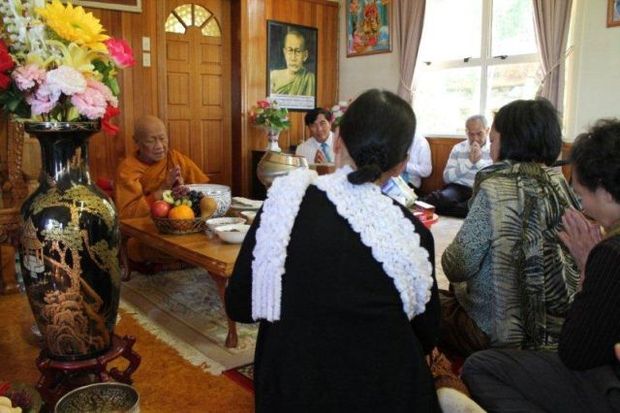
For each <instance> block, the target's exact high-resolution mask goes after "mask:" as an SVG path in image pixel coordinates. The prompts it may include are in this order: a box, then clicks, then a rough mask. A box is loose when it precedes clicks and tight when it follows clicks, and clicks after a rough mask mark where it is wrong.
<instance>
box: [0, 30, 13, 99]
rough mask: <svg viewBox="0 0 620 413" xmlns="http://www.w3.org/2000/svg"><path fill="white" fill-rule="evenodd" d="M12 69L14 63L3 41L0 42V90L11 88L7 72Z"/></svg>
mask: <svg viewBox="0 0 620 413" xmlns="http://www.w3.org/2000/svg"><path fill="white" fill-rule="evenodd" d="M13 67H15V62H14V61H13V58H11V55H10V54H9V49H8V48H7V47H6V43H4V40H0V90H5V89H8V87H9V86H11V78H10V76H8V73H7V72H8V71H9V70H11V69H13Z"/></svg>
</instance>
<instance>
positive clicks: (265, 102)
mask: <svg viewBox="0 0 620 413" xmlns="http://www.w3.org/2000/svg"><path fill="white" fill-rule="evenodd" d="M256 103H257V104H258V106H259V107H260V108H262V109H267V108H268V107H269V105H270V104H271V103H269V101H268V100H266V99H263V100H259V101H257V102H256Z"/></svg>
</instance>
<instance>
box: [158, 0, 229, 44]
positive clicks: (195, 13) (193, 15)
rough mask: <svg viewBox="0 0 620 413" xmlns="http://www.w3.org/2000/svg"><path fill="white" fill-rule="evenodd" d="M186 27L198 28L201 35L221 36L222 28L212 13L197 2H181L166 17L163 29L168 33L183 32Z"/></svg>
mask: <svg viewBox="0 0 620 413" xmlns="http://www.w3.org/2000/svg"><path fill="white" fill-rule="evenodd" d="M188 27H197V28H199V29H200V32H201V33H202V35H203V36H207V37H221V36H222V30H221V29H220V25H219V24H218V22H217V19H216V18H215V17H214V16H213V13H211V12H210V11H209V10H207V9H205V8H204V7H202V6H200V5H198V4H182V5H180V6H178V7H176V8H175V9H174V10H173V11H172V13H170V14H169V15H168V18H167V19H166V24H165V29H166V32H168V33H179V34H184V33H185V31H186V30H187V28H188Z"/></svg>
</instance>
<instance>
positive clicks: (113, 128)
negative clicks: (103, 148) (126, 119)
mask: <svg viewBox="0 0 620 413" xmlns="http://www.w3.org/2000/svg"><path fill="white" fill-rule="evenodd" d="M120 113H121V111H120V110H119V109H118V108H117V107H114V106H110V105H108V107H107V108H106V109H105V115H103V119H102V120H101V127H102V128H103V132H104V133H105V134H106V135H108V136H116V134H117V133H118V131H119V129H120V128H119V127H118V126H117V125H115V124H113V123H112V122H110V121H111V120H112V118H113V117H115V116H117V115H118V114H120Z"/></svg>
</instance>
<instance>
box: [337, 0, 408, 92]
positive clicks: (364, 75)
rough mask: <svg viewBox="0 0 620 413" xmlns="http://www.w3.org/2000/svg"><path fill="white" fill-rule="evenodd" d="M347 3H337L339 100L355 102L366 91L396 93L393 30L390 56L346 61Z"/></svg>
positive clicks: (396, 66) (349, 58)
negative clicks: (380, 90)
mask: <svg viewBox="0 0 620 413" xmlns="http://www.w3.org/2000/svg"><path fill="white" fill-rule="evenodd" d="M345 11H346V1H345V0H342V1H341V2H340V33H339V39H340V47H339V48H340V53H339V59H340V62H339V66H340V68H339V70H340V73H339V78H340V79H339V83H340V85H339V88H340V90H339V91H338V96H339V100H340V101H343V100H345V101H346V100H349V99H352V98H355V97H356V96H357V95H359V94H360V93H361V92H363V91H365V90H366V89H372V88H378V89H387V90H390V91H392V92H396V91H397V89H398V77H399V69H398V65H399V64H398V52H397V49H398V47H397V45H396V43H395V42H394V31H393V30H392V52H391V53H382V54H375V55H369V56H356V57H347V35H346V22H347V19H346V14H345Z"/></svg>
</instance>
